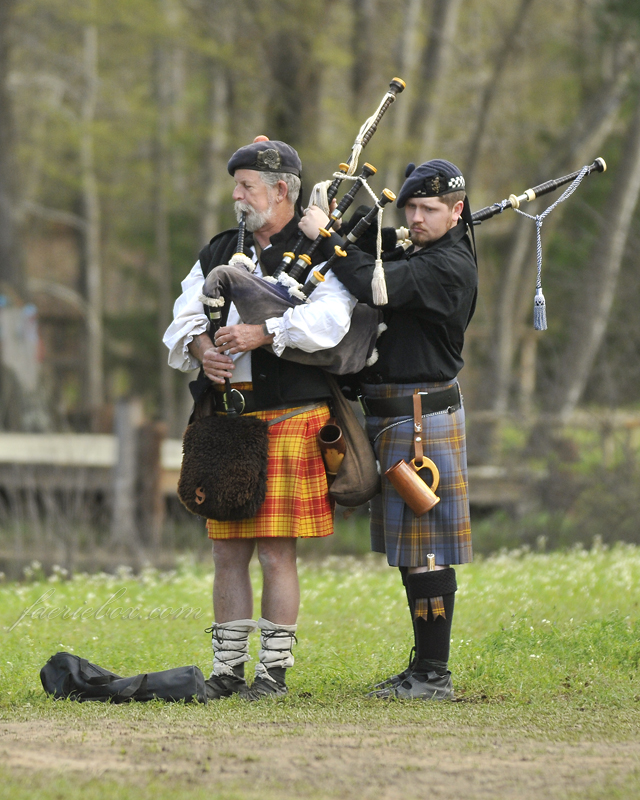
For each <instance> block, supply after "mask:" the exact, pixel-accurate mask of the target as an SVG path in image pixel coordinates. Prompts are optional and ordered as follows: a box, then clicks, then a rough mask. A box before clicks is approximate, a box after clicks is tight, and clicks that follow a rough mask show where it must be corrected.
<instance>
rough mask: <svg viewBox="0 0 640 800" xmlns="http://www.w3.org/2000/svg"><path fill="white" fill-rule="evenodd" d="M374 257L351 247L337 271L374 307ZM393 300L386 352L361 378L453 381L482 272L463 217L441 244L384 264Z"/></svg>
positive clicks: (382, 346) (387, 315) (386, 311)
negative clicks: (372, 286)
mask: <svg viewBox="0 0 640 800" xmlns="http://www.w3.org/2000/svg"><path fill="white" fill-rule="evenodd" d="M374 266H375V264H374V260H373V259H372V257H371V256H370V255H367V254H366V253H364V252H362V251H361V250H358V249H357V248H355V247H352V248H349V251H348V256H347V257H346V258H342V259H340V260H339V262H338V263H337V264H336V265H335V266H334V268H333V270H334V273H335V274H336V276H337V277H338V278H339V280H340V281H341V282H342V283H343V284H344V285H345V286H346V287H347V289H349V291H350V292H351V293H352V294H353V295H354V296H355V297H357V298H358V300H360V301H361V302H364V303H367V304H368V305H370V306H373V307H375V306H374V303H373V296H372V291H371V279H372V277H373V270H374ZM384 271H385V277H386V282H387V294H388V297H389V303H388V305H386V306H384V307H382V312H383V317H384V322H385V324H386V326H387V329H386V331H384V333H382V334H381V336H380V337H379V339H378V342H377V347H378V353H379V358H378V361H377V362H376V363H375V364H373V365H372V366H371V367H368V368H366V369H365V370H363V372H362V373H360V375H359V376H358V377H359V378H360V380H362V381H363V382H365V383H419V382H423V381H424V382H435V381H447V380H452V379H453V378H455V377H456V375H457V374H458V373H459V372H460V370H461V369H462V367H463V365H464V361H463V359H462V347H463V344H464V332H465V330H466V328H467V325H468V324H469V322H470V320H471V317H472V316H473V312H474V310H475V305H476V297H477V291H478V270H477V268H476V264H475V259H474V257H473V251H472V249H471V243H470V242H469V238H468V236H467V233H466V225H465V224H464V223H463V222H462V221H460V222H458V224H457V225H456V226H455V227H454V228H452V229H451V230H449V231H447V233H446V234H445V235H444V236H442V237H441V238H440V239H438V240H437V241H436V242H433V243H432V244H430V245H428V246H426V247H423V248H421V249H420V250H417V251H415V252H411V253H409V254H406V253H405V254H403V255H401V256H400V257H399V258H398V259H397V260H393V261H387V262H385V264H384Z"/></svg>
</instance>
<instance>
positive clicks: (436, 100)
mask: <svg viewBox="0 0 640 800" xmlns="http://www.w3.org/2000/svg"><path fill="white" fill-rule="evenodd" d="M461 5H462V0H434V2H433V14H432V17H431V26H430V29H429V42H428V44H427V47H426V49H425V51H424V58H423V62H422V75H421V80H420V86H421V103H420V104H419V105H417V106H416V108H415V113H414V119H413V121H412V128H414V129H419V128H421V129H422V130H421V137H420V147H421V151H422V153H423V154H424V157H425V158H430V157H432V153H433V148H434V147H435V144H436V141H437V134H438V122H439V118H440V114H441V111H442V107H443V104H444V100H445V94H444V89H445V77H446V75H447V73H448V71H449V66H450V64H451V59H452V56H453V52H454V41H455V35H456V28H457V26H458V16H459V13H460V7H461Z"/></svg>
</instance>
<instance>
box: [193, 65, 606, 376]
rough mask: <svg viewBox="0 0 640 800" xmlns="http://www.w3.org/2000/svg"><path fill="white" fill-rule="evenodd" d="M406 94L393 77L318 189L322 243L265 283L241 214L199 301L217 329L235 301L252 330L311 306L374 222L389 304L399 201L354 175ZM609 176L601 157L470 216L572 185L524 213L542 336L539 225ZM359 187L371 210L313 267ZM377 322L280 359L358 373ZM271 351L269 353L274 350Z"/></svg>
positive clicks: (354, 322)
mask: <svg viewBox="0 0 640 800" xmlns="http://www.w3.org/2000/svg"><path fill="white" fill-rule="evenodd" d="M404 88H405V84H404V81H401V80H400V79H399V78H394V79H393V81H392V82H391V84H390V87H389V90H388V91H387V93H386V94H385V96H384V97H383V99H382V101H381V103H380V105H379V107H378V109H377V110H376V112H375V113H374V115H373V116H372V117H370V118H369V119H368V120H367V121H366V122H365V123H364V125H363V126H362V128H361V129H360V131H359V133H358V136H357V137H356V140H355V142H354V144H353V147H352V152H351V155H350V156H349V158H348V160H347V162H345V163H342V164H340V166H339V170H338V171H337V172H336V173H334V175H333V180H331V181H326V182H325V183H324V184H318V185H317V186H316V187H314V190H313V192H312V196H311V202H310V203H309V205H313V204H315V205H320V207H322V208H323V210H325V212H326V213H327V214H328V216H329V221H328V223H327V225H326V228H324V229H320V232H319V235H318V237H317V238H316V240H314V241H313V242H311V244H310V245H309V246H308V248H307V251H306V252H305V253H301V252H300V250H301V248H302V245H303V243H304V241H305V237H304V234H302V233H301V234H300V236H299V237H298V241H297V243H296V246H295V247H294V250H293V251H291V252H287V253H285V254H284V256H283V260H282V262H281V264H280V265H279V266H278V268H277V269H276V270H275V272H274V273H273V275H272V276H266V277H260V276H257V275H255V274H254V272H253V270H254V268H255V267H254V264H253V262H252V261H251V259H250V258H249V257H248V256H246V255H245V254H244V253H243V248H244V236H245V223H244V215H243V216H242V217H241V220H240V223H239V229H238V245H237V248H236V249H237V253H236V254H235V255H234V256H233V257H232V258H231V259H230V262H229V264H224V265H221V266H217V267H215V268H214V269H213V270H211V272H210V273H209V275H208V276H207V278H206V280H205V284H204V289H203V294H202V295H201V297H200V300H201V301H202V303H203V304H204V305H205V307H206V308H207V311H208V313H209V318H210V320H211V322H212V328H213V330H214V331H215V329H216V326H219V320H220V316H221V308H222V307H223V306H224V305H225V303H227V302H233V303H234V304H235V305H236V308H237V309H238V313H239V315H240V318H241V319H242V321H243V322H244V323H246V324H249V325H256V324H263V323H264V322H265V321H266V320H267V319H271V318H274V317H281V316H282V315H283V314H284V313H285V312H286V311H287V310H288V309H290V308H294V307H295V306H299V305H301V304H304V303H308V302H309V301H310V299H311V296H312V293H313V291H314V290H315V289H316V288H317V287H318V286H319V285H320V284H322V283H323V282H324V281H325V278H326V275H327V273H328V272H329V270H330V269H331V268H332V266H333V265H334V264H335V263H336V262H337V261H338V260H340V259H342V258H345V257H346V256H347V250H348V247H349V246H351V245H353V244H355V243H357V241H358V240H359V239H360V238H361V237H362V236H363V235H364V234H365V233H366V232H367V231H368V230H369V228H370V227H371V226H372V225H374V224H377V241H376V249H377V257H376V265H375V269H374V275H373V284H372V288H373V299H374V304H375V305H376V306H379V307H382V306H384V305H386V303H387V297H386V285H385V281H384V270H383V266H382V257H381V256H382V254H381V232H382V214H383V209H384V207H385V206H386V205H387V204H388V203H390V202H393V201H394V200H395V195H394V193H393V192H392V191H390V190H389V189H384V190H383V192H382V193H381V195H380V197H377V196H376V195H375V193H374V192H373V190H372V189H371V187H370V186H369V183H368V179H369V178H370V177H371V176H372V175H374V174H375V173H376V170H375V168H374V167H372V166H371V165H370V164H365V165H364V166H363V168H362V170H361V172H360V173H359V174H358V175H357V176H356V175H355V172H356V170H357V165H358V158H359V156H360V154H361V153H362V150H363V149H364V147H365V146H366V144H367V143H368V142H369V141H370V139H371V137H372V136H373V134H374V133H375V131H376V129H377V126H378V124H379V122H380V120H381V118H382V116H383V115H384V113H385V112H386V110H387V109H388V108H389V106H390V105H391V104H392V103H393V102H394V100H395V99H396V96H397V95H398V94H399V93H400V92H402V91H403V89H404ZM605 170H606V164H605V162H604V159H602V158H597V159H596V160H595V161H594V162H593V164H591V165H590V166H585V167H583V168H582V169H581V170H578V171H576V172H573V173H571V174H570V175H565V176H563V177H561V178H557V179H554V180H549V181H546V182H545V183H542V184H540V185H538V186H535V187H533V188H531V189H527V190H525V191H524V192H523V193H522V194H520V195H515V194H511V195H509V197H508V198H506V199H504V200H502V201H500V202H497V203H493V204H492V205H490V206H486V207H485V208H482V209H480V210H479V211H476V212H475V213H473V214H472V215H471V220H472V221H473V223H474V225H478V224H480V223H481V222H483V221H485V220H487V219H490V218H491V217H494V216H496V215H498V214H500V213H502V212H503V211H505V210H506V209H508V208H511V209H514V210H515V211H517V212H518V213H524V212H522V211H521V210H520V206H521V205H522V204H524V203H526V202H531V201H533V200H535V199H536V198H538V197H541V196H543V195H545V194H548V193H549V192H552V191H554V190H555V189H557V188H559V187H560V186H563V185H565V184H571V185H570V186H569V188H568V189H567V190H566V191H565V192H564V193H563V195H562V196H561V197H560V198H559V199H558V200H556V201H555V202H554V203H553V204H552V205H551V206H549V208H547V209H546V210H545V211H544V212H543V213H542V214H539V215H537V216H535V217H530V215H528V214H525V216H528V217H530V218H531V219H533V220H535V222H536V227H537V236H538V281H537V287H536V298H535V301H534V325H535V327H536V328H537V329H540V330H544V329H545V328H546V312H545V303H544V296H543V295H542V288H541V277H540V270H541V262H542V255H541V253H542V250H541V243H540V228H541V225H542V222H543V220H544V218H545V217H546V215H547V214H548V213H550V212H551V211H552V210H553V209H554V208H555V207H556V206H557V205H558V204H559V203H561V202H563V200H565V199H566V198H567V197H568V196H569V195H570V194H572V193H573V191H575V189H576V188H577V186H578V185H579V183H580V182H581V181H582V180H583V179H584V177H586V176H587V175H589V174H591V173H592V172H604V171H605ZM344 181H349V182H351V183H352V186H351V188H350V189H349V190H348V191H347V192H346V193H345V195H344V196H343V197H342V199H341V200H340V202H338V203H337V205H336V207H335V208H334V209H333V210H331V209H330V205H331V202H332V201H333V200H335V198H336V196H337V194H338V191H339V188H340V186H341V184H342V183H343V182H344ZM362 188H365V189H366V190H367V191H368V193H369V194H370V195H371V197H372V198H373V200H374V205H373V207H372V208H371V209H370V211H369V212H368V213H367V214H365V216H364V217H362V218H361V219H360V220H359V221H358V222H357V224H356V225H355V226H354V227H353V229H352V230H351V231H350V232H349V234H348V235H347V236H346V237H345V238H344V241H343V243H342V245H341V246H335V248H334V252H333V254H332V255H331V257H330V258H329V259H327V260H326V261H325V262H324V264H323V265H322V266H321V267H319V268H316V269H311V266H312V259H313V256H314V254H316V251H317V250H318V248H319V247H320V245H321V243H322V241H323V239H327V238H329V237H330V236H331V228H333V226H334V225H335V223H336V222H337V221H338V220H340V219H342V217H343V216H344V214H345V212H346V211H347V209H348V208H349V207H350V206H351V204H352V203H353V201H354V199H355V197H356V195H357V193H358V192H359V191H360V190H361V189H362ZM408 234H409V232H408V231H407V230H406V228H400V229H398V231H396V239H397V241H398V242H399V243H400V244H401V246H403V247H405V248H406V247H407V246H409V245H410V244H411V243H410V241H409V240H408ZM305 272H308V276H307V278H306V281H305V283H304V284H300V283H299V280H300V279H301V278H302V276H303V275H304V274H305ZM380 321H381V314H380V311H379V310H378V309H377V308H372V307H370V306H367V305H366V304H364V303H357V304H356V306H355V308H354V310H353V313H352V317H351V325H350V328H349V331H348V332H347V334H346V335H345V336H344V337H343V339H342V341H341V342H340V343H339V344H337V345H336V346H335V347H332V348H329V349H325V350H318V351H316V352H313V353H306V352H304V351H302V350H299V349H297V348H289V347H287V348H285V350H284V352H283V353H281V355H280V357H281V358H284V359H286V360H289V361H295V362H298V363H302V364H311V365H314V366H318V367H321V368H323V369H325V370H326V371H327V372H330V373H333V374H336V375H342V374H351V373H356V372H359V371H360V370H362V369H363V368H364V367H365V366H367V365H368V364H371V363H373V362H374V361H375V359H376V354H375V344H376V339H377V337H378V331H379V323H380ZM266 347H267V349H269V346H266Z"/></svg>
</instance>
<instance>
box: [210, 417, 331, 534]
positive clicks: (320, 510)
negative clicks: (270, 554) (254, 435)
mask: <svg viewBox="0 0 640 800" xmlns="http://www.w3.org/2000/svg"><path fill="white" fill-rule="evenodd" d="M291 410H292V409H284V408H282V409H274V410H272V411H257V412H255V413H254V414H251V415H248V416H256V417H258V418H259V419H264V420H267V421H268V420H271V419H275V418H276V417H279V416H281V415H282V414H286V413H287V411H291ZM329 416H330V415H329V409H328V407H327V406H322V407H321V408H317V409H314V410H313V411H306V412H305V413H304V414H299V415H298V416H296V417H292V418H291V419H287V420H284V421H283V422H278V423H276V424H275V425H272V426H271V427H270V428H269V465H268V471H267V496H266V498H265V501H264V503H263V504H262V507H261V508H260V511H259V512H258V514H257V515H256V516H255V517H253V518H252V519H245V520H240V521H238V522H218V521H217V520H213V519H209V520H207V531H208V534H209V538H210V539H258V538H262V537H269V536H283V537H284V536H292V537H294V538H307V537H311V536H329V534H331V533H333V504H332V502H331V499H330V497H329V492H328V489H327V476H326V472H325V468H324V462H323V460H322V456H321V454H320V449H319V448H318V444H317V441H316V436H317V433H318V431H319V430H320V428H321V427H322V426H323V425H324V424H325V422H326V421H327V420H328V419H329Z"/></svg>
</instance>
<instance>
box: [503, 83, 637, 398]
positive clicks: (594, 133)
mask: <svg viewBox="0 0 640 800" xmlns="http://www.w3.org/2000/svg"><path fill="white" fill-rule="evenodd" d="M628 80H629V74H628V71H627V70H624V71H621V72H620V73H619V74H618V76H616V78H615V79H614V81H612V82H611V83H610V84H607V85H606V86H605V87H603V89H602V91H601V92H600V93H599V94H598V96H597V97H596V98H594V99H593V100H592V101H590V102H589V103H586V104H585V106H584V107H583V109H582V110H581V113H580V114H579V115H578V117H577V118H576V120H575V121H574V123H573V124H572V126H571V128H570V129H569V130H568V131H567V132H566V134H565V135H563V136H562V137H561V141H563V142H566V143H567V144H566V146H563V147H562V150H561V152H560V154H559V155H558V157H557V158H555V159H553V160H551V159H549V160H548V161H547V162H546V164H545V165H544V166H543V167H542V168H541V170H540V172H539V173H538V175H537V179H536V180H535V181H534V182H533V184H532V185H536V184H537V183H540V182H542V181H545V180H548V179H549V178H552V177H557V176H558V175H559V174H560V173H562V172H566V171H569V170H570V169H575V168H576V164H580V163H585V162H586V161H591V160H592V159H593V157H594V155H597V151H598V150H599V149H600V147H602V145H603V144H604V142H605V140H606V138H607V137H608V136H609V134H610V132H611V130H612V127H613V125H614V123H615V120H616V119H617V116H618V111H619V109H620V105H621V103H622V100H623V98H624V96H625V91H626V87H627V84H628ZM561 214H562V208H561V207H560V208H558V209H557V210H556V211H555V212H554V215H553V216H552V217H549V218H548V219H547V220H546V221H545V225H544V227H543V236H544V237H545V238H548V236H549V231H550V229H551V227H553V225H555V224H557V222H558V220H559V219H560V215H561ZM534 253H535V225H534V224H533V223H532V222H531V221H530V220H518V221H517V223H516V228H515V232H514V236H513V241H512V245H511V248H510V251H509V255H508V256H507V259H506V268H505V271H504V276H503V278H502V292H501V296H500V299H499V302H498V308H497V320H496V331H497V334H496V345H495V348H494V352H495V353H496V362H495V373H494V379H493V381H492V393H493V397H494V401H493V408H494V410H495V411H497V412H499V413H504V412H505V411H506V410H507V409H508V407H509V395H510V391H511V386H512V383H513V358H514V354H515V351H516V348H517V346H518V341H519V333H518V332H519V330H520V329H521V325H522V320H523V312H522V308H523V307H524V308H527V309H529V311H530V310H531V308H532V305H533V299H532V298H533V290H532V288H531V287H532V286H533V283H534V281H533V279H534V277H535V276H534V273H533V272H532V273H531V275H530V276H524V268H525V263H526V261H527V260H528V259H529V258H532V257H533V256H532V254H534ZM525 295H526V296H527V297H530V298H531V300H530V301H528V300H527V301H526V302H524V301H523V302H519V301H518V298H520V297H524V296H525ZM524 313H527V312H526V311H525V312H524Z"/></svg>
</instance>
